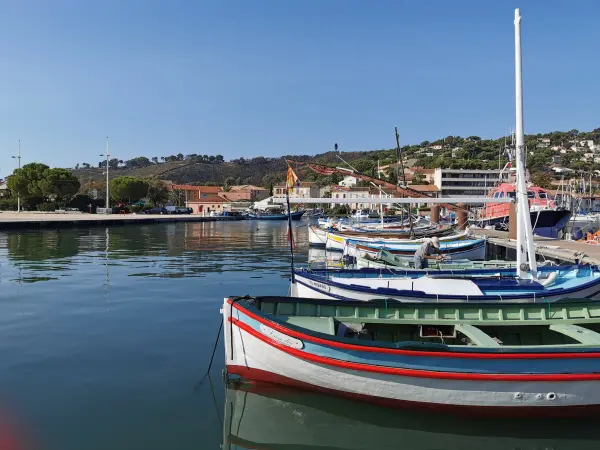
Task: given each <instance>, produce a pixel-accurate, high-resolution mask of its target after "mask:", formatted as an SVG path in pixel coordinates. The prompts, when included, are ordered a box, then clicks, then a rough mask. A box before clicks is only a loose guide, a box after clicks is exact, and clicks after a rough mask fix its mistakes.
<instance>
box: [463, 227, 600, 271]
mask: <svg viewBox="0 0 600 450" xmlns="http://www.w3.org/2000/svg"><path fill="white" fill-rule="evenodd" d="M469 232H470V233H471V234H473V235H475V236H479V237H486V238H487V240H488V242H489V243H491V244H494V245H499V246H501V247H506V248H512V249H516V248H517V241H516V240H512V239H508V232H506V231H496V230H482V229H470V230H469ZM535 244H536V252H537V253H538V254H539V255H542V256H545V257H546V258H555V259H561V260H563V261H568V262H575V261H579V262H581V263H584V264H594V265H600V245H592V244H586V243H585V242H577V241H563V240H560V239H549V238H543V237H539V236H538V237H536V238H535Z"/></svg>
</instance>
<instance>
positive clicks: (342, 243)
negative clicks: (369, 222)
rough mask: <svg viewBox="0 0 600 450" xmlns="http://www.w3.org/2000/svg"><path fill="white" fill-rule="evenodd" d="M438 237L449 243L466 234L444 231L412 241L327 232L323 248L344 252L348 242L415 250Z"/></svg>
mask: <svg viewBox="0 0 600 450" xmlns="http://www.w3.org/2000/svg"><path fill="white" fill-rule="evenodd" d="M436 235H437V236H438V238H439V239H440V241H441V242H450V241H461V240H464V239H466V238H467V233H466V232H460V233H456V232H452V230H446V231H444V232H443V233H439V234H435V233H431V234H426V235H423V236H418V237H416V238H414V239H408V238H407V239H392V238H381V237H371V236H370V234H368V233H358V234H352V235H346V234H345V233H332V232H327V240H326V241H325V248H327V249H328V250H340V251H344V249H345V248H346V247H347V246H348V244H349V243H350V242H361V243H364V244H365V245H369V244H380V245H386V246H387V245H390V246H393V245H406V246H409V248H410V245H411V244H414V247H415V249H414V250H413V252H414V251H415V250H416V249H417V248H418V245H419V244H421V243H423V242H424V241H425V240H426V239H430V238H431V237H432V236H436Z"/></svg>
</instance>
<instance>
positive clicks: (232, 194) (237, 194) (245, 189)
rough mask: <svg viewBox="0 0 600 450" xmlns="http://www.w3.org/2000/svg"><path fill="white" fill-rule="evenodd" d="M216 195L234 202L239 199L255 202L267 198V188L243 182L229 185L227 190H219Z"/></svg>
mask: <svg viewBox="0 0 600 450" xmlns="http://www.w3.org/2000/svg"><path fill="white" fill-rule="evenodd" d="M217 195H219V196H220V197H223V198H225V199H227V200H229V201H234V202H235V201H240V200H246V201H250V202H257V201H260V200H264V199H265V198H267V197H268V196H269V190H268V189H265V188H262V187H259V186H254V185H252V184H243V185H240V186H231V187H230V188H229V190H228V191H223V190H221V191H220V192H219V193H218V194H217Z"/></svg>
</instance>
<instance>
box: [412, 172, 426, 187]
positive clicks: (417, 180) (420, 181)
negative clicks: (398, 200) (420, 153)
mask: <svg viewBox="0 0 600 450" xmlns="http://www.w3.org/2000/svg"><path fill="white" fill-rule="evenodd" d="M410 184H412V185H424V184H425V185H426V184H429V181H427V180H425V175H424V174H422V173H420V172H416V173H415V175H414V176H413V180H412V182H411V183H410Z"/></svg>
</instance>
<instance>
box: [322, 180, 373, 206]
mask: <svg viewBox="0 0 600 450" xmlns="http://www.w3.org/2000/svg"><path fill="white" fill-rule="evenodd" d="M370 190H371V188H369V187H368V186H364V187H344V186H335V185H333V186H331V198H344V199H348V207H349V208H350V209H370V208H371V203H370V202H369V198H370V197H371V193H370ZM331 206H332V207H334V206H335V204H334V203H332V204H331Z"/></svg>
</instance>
